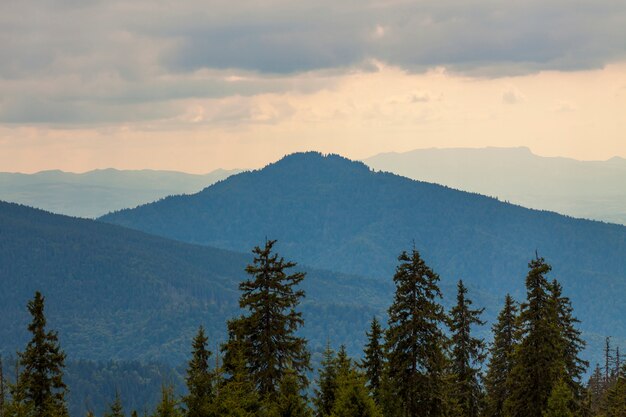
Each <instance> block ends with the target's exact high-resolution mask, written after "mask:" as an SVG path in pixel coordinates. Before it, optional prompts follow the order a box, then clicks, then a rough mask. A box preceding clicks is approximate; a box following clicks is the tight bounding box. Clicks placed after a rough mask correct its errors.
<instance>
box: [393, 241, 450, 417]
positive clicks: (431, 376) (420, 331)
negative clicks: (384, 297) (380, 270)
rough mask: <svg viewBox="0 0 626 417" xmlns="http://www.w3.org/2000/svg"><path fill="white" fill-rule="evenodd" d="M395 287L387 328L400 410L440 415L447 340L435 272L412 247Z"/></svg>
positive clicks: (402, 260) (405, 255) (411, 414)
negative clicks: (443, 329) (443, 327)
mask: <svg viewBox="0 0 626 417" xmlns="http://www.w3.org/2000/svg"><path fill="white" fill-rule="evenodd" d="M398 260H399V262H400V264H399V265H398V266H397V268H396V273H395V275H394V278H393V280H394V282H395V284H396V293H395V297H394V301H393V304H392V305H391V307H389V326H388V328H387V332H386V334H385V338H386V351H387V355H388V377H389V380H390V387H391V389H392V392H393V394H395V395H397V401H398V402H399V403H400V408H401V413H402V416H406V417H415V416H418V415H419V416H424V415H425V416H429V417H437V416H443V415H444V412H445V404H444V403H443V401H442V399H441V396H440V394H441V392H443V390H444V389H445V387H444V385H445V381H444V379H445V378H444V372H445V368H446V365H447V363H446V357H445V354H444V349H445V346H446V344H447V341H446V338H445V336H444V334H443V331H442V326H443V325H444V323H445V319H446V317H445V313H444V311H443V307H442V306H441V305H440V304H439V299H440V298H441V292H440V291H439V287H438V281H439V276H438V275H437V274H436V273H434V272H433V271H432V269H430V268H429V267H428V266H427V265H426V264H425V262H424V261H423V260H422V258H421V257H420V255H419V253H418V252H417V251H416V250H415V249H413V251H412V252H411V254H408V253H407V252H402V254H401V255H400V256H399V257H398Z"/></svg>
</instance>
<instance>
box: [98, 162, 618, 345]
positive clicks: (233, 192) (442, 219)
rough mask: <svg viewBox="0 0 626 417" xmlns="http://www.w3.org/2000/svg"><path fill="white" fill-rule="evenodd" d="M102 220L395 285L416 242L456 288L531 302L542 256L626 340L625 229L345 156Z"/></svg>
mask: <svg viewBox="0 0 626 417" xmlns="http://www.w3.org/2000/svg"><path fill="white" fill-rule="evenodd" d="M101 220H103V221H106V222H110V223H116V224H119V225H123V226H126V227H131V228H135V229H139V230H143V231H146V232H149V233H153V234H157V235H161V236H166V237H169V238H173V239H177V240H180V241H186V242H192V243H197V244H203V245H212V246H216V247H221V248H225V249H230V250H237V251H242V250H245V249H246V248H249V247H250V246H251V245H253V244H255V243H256V242H259V241H262V240H263V239H264V238H265V237H266V236H267V237H270V238H275V239H278V240H279V241H280V242H281V252H282V253H283V254H284V255H285V256H287V257H289V258H291V259H297V260H298V261H300V262H302V263H304V264H307V265H312V266H314V267H318V268H323V269H328V270H336V271H340V272H344V273H353V274H358V275H364V276H369V277H373V278H376V279H379V280H381V282H386V281H388V280H389V279H390V277H391V276H392V275H393V272H394V267H395V265H396V258H397V255H398V253H400V251H402V250H404V249H409V248H410V247H412V245H413V244H415V246H416V248H417V249H418V250H420V251H421V252H422V254H423V256H424V258H425V259H426V261H427V263H428V264H429V265H431V266H432V267H433V268H434V269H435V271H437V272H439V273H440V275H441V276H442V277H443V278H444V279H445V280H446V281H448V282H450V281H454V280H457V279H461V278H462V279H463V280H464V281H466V282H467V283H469V284H470V285H472V287H473V288H478V289H481V290H483V291H484V292H486V293H489V294H491V295H492V296H493V297H494V298H497V299H501V298H502V297H503V296H504V294H505V293H506V292H511V293H512V294H513V295H514V296H515V297H516V298H517V299H521V298H522V297H523V295H524V294H523V279H524V277H525V275H526V272H527V264H528V261H529V260H530V259H531V258H532V257H534V256H535V251H537V252H538V253H539V255H540V256H543V257H545V258H546V259H547V261H548V262H549V263H550V264H551V265H552V266H553V268H554V271H553V273H552V274H550V278H558V279H559V280H560V281H561V282H562V283H563V284H564V288H565V293H566V295H568V296H570V297H571V299H572V301H573V305H574V308H575V309H576V310H575V311H576V314H577V316H578V317H579V318H580V319H581V320H582V322H583V323H582V325H581V326H582V328H583V329H585V330H587V331H593V332H595V333H597V334H600V335H603V334H606V335H613V336H617V337H621V338H624V336H626V315H624V308H625V307H624V301H623V296H624V294H626V227H624V226H620V225H615V224H607V223H602V222H597V221H588V220H580V219H574V218H570V217H567V216H563V215H559V214H556V213H553V212H548V211H538V210H531V209H527V208H523V207H520V206H517V205H513V204H507V203H505V202H502V201H498V200H497V199H495V198H490V197H485V196H482V195H478V194H473V193H467V192H462V191H457V190H453V189H450V188H447V187H445V186H440V185H436V184H432V183H426V182H419V181H414V180H411V179H408V178H405V177H401V176H398V175H394V174H391V173H383V172H374V171H372V170H371V169H370V168H368V167H367V166H366V165H365V164H363V163H361V162H353V161H350V160H348V159H345V158H342V157H340V156H336V155H330V156H323V155H321V154H318V153H313V152H309V153H300V154H293V155H290V156H287V157H285V158H284V159H282V160H280V161H278V162H276V163H274V164H271V165H268V166H267V167H266V168H264V169H262V170H257V171H253V172H245V173H241V174H238V175H235V176H232V177H230V178H228V179H226V180H224V181H221V182H219V183H217V184H215V185H213V186H211V187H208V188H206V189H205V190H203V191H202V192H199V193H197V194H194V195H189V196H176V197H169V198H166V199H163V200H161V201H159V202H155V203H151V204H147V205H143V206H140V207H138V208H136V209H132V210H122V211H119V212H116V213H112V214H109V215H107V216H104V217H103V218H102V219H101Z"/></svg>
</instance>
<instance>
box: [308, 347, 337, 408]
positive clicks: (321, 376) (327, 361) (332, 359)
mask: <svg viewBox="0 0 626 417" xmlns="http://www.w3.org/2000/svg"><path fill="white" fill-rule="evenodd" d="M337 373H338V370H337V358H336V356H335V352H334V351H333V350H332V348H331V347H330V342H327V343H326V349H324V354H323V358H322V362H321V364H320V368H319V371H318V377H317V380H316V383H317V387H316V388H315V397H314V398H313V405H314V406H315V416H316V417H327V416H329V415H330V413H331V412H332V409H333V406H334V404H335V396H336V394H337V388H338V382H337Z"/></svg>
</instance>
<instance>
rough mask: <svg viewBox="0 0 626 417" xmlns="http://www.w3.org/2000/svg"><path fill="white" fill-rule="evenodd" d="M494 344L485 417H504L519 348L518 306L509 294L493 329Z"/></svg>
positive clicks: (491, 352)
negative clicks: (515, 351)
mask: <svg viewBox="0 0 626 417" xmlns="http://www.w3.org/2000/svg"><path fill="white" fill-rule="evenodd" d="M492 331H493V343H492V344H491V348H490V349H489V353H490V360H489V366H488V369H487V375H486V377H485V389H486V391H487V400H486V410H485V411H486V415H487V416H488V417H503V415H504V414H503V406H504V400H506V399H507V398H508V397H509V395H510V389H509V385H508V383H507V379H508V378H509V374H510V373H511V369H512V368H513V351H514V349H515V346H516V345H517V342H518V341H517V335H518V332H519V328H518V326H517V306H516V303H515V300H513V297H511V296H510V295H509V294H507V295H506V297H505V298H504V307H503V308H502V310H501V311H500V314H499V315H498V319H497V322H496V323H495V324H494V325H493V327H492Z"/></svg>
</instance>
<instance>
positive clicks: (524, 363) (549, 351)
mask: <svg viewBox="0 0 626 417" xmlns="http://www.w3.org/2000/svg"><path fill="white" fill-rule="evenodd" d="M528 266H529V268H530V271H529V272H528V275H527V277H526V290H527V301H526V302H525V303H523V304H522V305H521V310H520V315H519V325H520V332H519V338H520V343H519V345H518V346H517V347H516V349H515V352H514V354H513V362H514V365H513V369H512V370H511V373H510V375H509V379H508V382H507V383H508V385H509V386H510V387H511V391H510V396H509V398H507V400H506V401H505V403H504V409H505V416H507V417H542V415H543V411H544V410H545V409H546V407H547V403H548V397H549V396H550V393H551V392H552V388H553V387H554V385H555V384H556V383H557V381H558V380H559V379H561V378H563V377H564V376H565V363H564V360H563V355H562V339H561V334H560V329H559V325H558V320H557V312H556V308H555V305H554V303H552V302H551V300H550V284H549V283H548V281H547V280H546V278H545V275H546V274H547V273H549V272H550V270H551V269H552V268H551V267H550V265H548V264H547V263H545V260H544V259H543V258H539V257H537V258H536V259H534V260H532V261H531V262H530V263H529V265H528Z"/></svg>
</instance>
